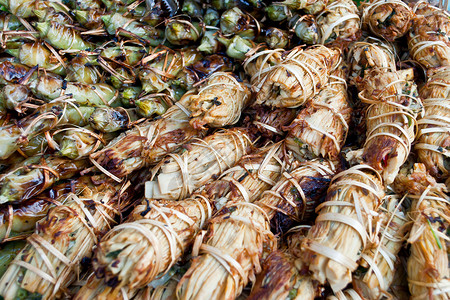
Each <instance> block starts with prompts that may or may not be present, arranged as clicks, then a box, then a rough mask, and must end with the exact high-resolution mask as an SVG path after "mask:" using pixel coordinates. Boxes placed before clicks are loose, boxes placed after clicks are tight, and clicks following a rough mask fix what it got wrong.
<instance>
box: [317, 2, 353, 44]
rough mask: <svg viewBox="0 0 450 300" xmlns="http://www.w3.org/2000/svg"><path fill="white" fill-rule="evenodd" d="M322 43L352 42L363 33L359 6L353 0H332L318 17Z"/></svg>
mask: <svg viewBox="0 0 450 300" xmlns="http://www.w3.org/2000/svg"><path fill="white" fill-rule="evenodd" d="M316 22H317V27H318V28H319V33H320V40H319V42H320V43H321V44H328V43H331V42H334V41H342V42H350V41H353V40H356V39H358V38H359V36H360V35H361V28H360V24H359V23H360V21H359V15H358V8H357V7H356V4H355V3H354V2H353V1H351V0H331V1H329V2H328V4H327V6H326V7H325V10H323V11H322V12H321V13H320V14H319V15H317V17H316Z"/></svg>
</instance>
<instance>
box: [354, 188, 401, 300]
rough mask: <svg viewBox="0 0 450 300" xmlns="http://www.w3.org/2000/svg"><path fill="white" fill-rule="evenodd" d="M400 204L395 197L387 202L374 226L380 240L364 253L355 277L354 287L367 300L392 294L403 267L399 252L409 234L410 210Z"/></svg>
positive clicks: (396, 196) (385, 201) (391, 197)
mask: <svg viewBox="0 0 450 300" xmlns="http://www.w3.org/2000/svg"><path fill="white" fill-rule="evenodd" d="M401 201H402V200H401V199H400V198H399V195H395V194H393V195H388V196H386V198H385V199H384V203H383V205H382V206H381V207H380V209H379V216H378V220H377V222H375V223H374V224H373V227H374V231H375V232H377V233H378V239H376V243H373V244H372V245H371V246H369V247H367V248H366V249H365V250H364V252H363V253H362V255H361V260H360V262H359V264H360V266H361V268H360V270H357V271H356V272H355V273H354V274H353V285H354V287H355V289H357V290H358V291H359V293H360V294H361V295H362V296H363V297H364V298H367V299H382V298H383V295H384V296H386V295H389V292H388V290H389V287H390V286H391V284H392V282H393V280H394V275H395V273H396V270H397V268H399V267H401V266H400V260H399V258H398V252H399V251H400V249H401V248H402V246H403V244H404V242H405V240H406V234H407V233H409V226H407V222H408V218H407V217H406V213H407V211H406V209H405V208H404V207H402V202H401Z"/></svg>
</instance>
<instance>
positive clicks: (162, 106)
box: [135, 93, 173, 118]
mask: <svg viewBox="0 0 450 300" xmlns="http://www.w3.org/2000/svg"><path fill="white" fill-rule="evenodd" d="M135 105H136V112H137V113H138V115H139V116H141V117H143V118H151V117H152V116H154V115H156V116H160V115H162V114H164V113H165V112H166V111H167V109H168V108H169V107H170V106H172V105H173V99H172V97H170V96H169V95H167V94H165V93H159V94H148V95H145V96H144V97H141V98H139V99H138V100H136V101H135Z"/></svg>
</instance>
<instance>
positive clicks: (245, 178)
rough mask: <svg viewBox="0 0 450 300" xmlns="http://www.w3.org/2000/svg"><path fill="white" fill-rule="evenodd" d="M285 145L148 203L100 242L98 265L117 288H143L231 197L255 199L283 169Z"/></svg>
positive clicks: (279, 145)
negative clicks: (186, 194)
mask: <svg viewBox="0 0 450 300" xmlns="http://www.w3.org/2000/svg"><path fill="white" fill-rule="evenodd" d="M284 151H285V149H284V147H283V145H282V144H281V143H278V144H275V145H272V146H269V147H267V148H264V149H262V150H261V151H259V152H258V153H255V154H252V155H248V156H245V157H243V158H242V159H241V160H240V162H239V164H238V165H237V166H235V167H233V168H231V169H229V170H228V171H226V172H224V173H223V175H222V176H221V177H220V178H219V179H218V180H216V181H214V182H211V183H210V184H207V185H206V186H205V187H203V188H202V191H199V192H197V193H195V194H194V195H193V196H192V197H191V198H188V199H184V200H183V201H173V200H166V201H156V200H150V201H144V202H143V203H142V205H140V206H138V207H136V208H135V209H134V210H133V213H132V214H131V218H130V219H129V222H128V223H123V224H121V225H119V226H117V227H115V228H114V229H112V230H111V231H110V232H109V233H108V234H107V235H106V236H105V237H104V238H103V239H102V241H101V242H100V243H99V245H98V248H97V251H96V256H95V257H96V259H95V260H94V267H95V269H96V273H97V276H98V277H105V282H106V283H107V284H108V285H109V286H112V287H114V288H116V289H120V288H122V287H126V288H128V289H136V288H142V287H144V286H145V285H147V284H149V283H150V282H151V281H152V280H154V279H155V278H156V277H157V276H158V277H160V276H162V275H164V274H165V273H166V272H168V271H169V269H170V268H171V267H172V266H173V264H174V263H176V262H177V261H178V259H179V258H180V257H181V255H182V254H183V252H184V251H185V249H186V248H187V247H188V245H189V244H190V243H192V241H193V239H194V237H195V235H196V234H197V233H198V231H199V230H200V229H201V228H202V227H203V225H204V223H205V221H206V220H208V219H209V218H210V217H211V215H212V213H213V212H215V211H216V209H217V208H218V207H220V206H222V205H223V203H224V202H228V201H239V199H245V200H246V201H253V200H254V199H255V198H256V197H258V196H259V195H261V193H262V192H263V191H264V190H266V189H268V188H270V187H271V186H273V185H274V184H275V182H276V180H277V179H278V178H279V176H280V175H281V173H282V172H283V169H284V165H285V162H284V158H283V156H284Z"/></svg>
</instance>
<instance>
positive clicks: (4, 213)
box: [0, 198, 52, 242]
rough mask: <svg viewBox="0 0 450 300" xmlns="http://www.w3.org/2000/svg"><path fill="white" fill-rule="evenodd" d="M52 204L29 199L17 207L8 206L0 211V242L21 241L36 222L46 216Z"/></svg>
mask: <svg viewBox="0 0 450 300" xmlns="http://www.w3.org/2000/svg"><path fill="white" fill-rule="evenodd" d="M51 204H52V202H51V201H47V200H46V199H39V198H37V199H30V200H29V201H25V202H24V203H21V204H20V205H18V206H13V205H8V206H7V207H2V209H1V210H0V241H1V242H4V241H10V240H16V239H23V238H24V237H26V236H27V233H28V232H30V231H31V230H33V229H34V227H35V225H36V222H37V221H39V220H41V219H42V218H44V217H45V216H46V215H47V211H48V210H49V209H50V207H51V206H52V205H51Z"/></svg>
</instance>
